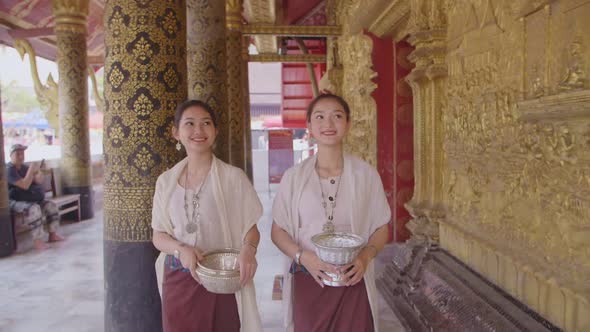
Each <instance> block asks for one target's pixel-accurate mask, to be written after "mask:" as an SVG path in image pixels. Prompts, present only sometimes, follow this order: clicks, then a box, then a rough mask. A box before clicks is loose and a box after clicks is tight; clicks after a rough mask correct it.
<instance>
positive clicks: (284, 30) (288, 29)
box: [242, 24, 342, 37]
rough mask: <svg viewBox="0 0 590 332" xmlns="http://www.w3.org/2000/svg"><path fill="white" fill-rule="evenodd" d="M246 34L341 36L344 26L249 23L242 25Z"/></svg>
mask: <svg viewBox="0 0 590 332" xmlns="http://www.w3.org/2000/svg"><path fill="white" fill-rule="evenodd" d="M242 33H243V34H244V35H271V36H287V37H327V36H339V35H341V34H342V28H341V27H340V26H334V25H317V26H315V25H271V24H248V25H244V26H243V27H242Z"/></svg>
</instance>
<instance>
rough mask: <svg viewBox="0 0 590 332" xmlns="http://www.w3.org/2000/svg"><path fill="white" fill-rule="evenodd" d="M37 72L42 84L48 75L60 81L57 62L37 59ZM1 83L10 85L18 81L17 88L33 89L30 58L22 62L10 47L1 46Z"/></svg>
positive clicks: (26, 56) (26, 57)
mask: <svg viewBox="0 0 590 332" xmlns="http://www.w3.org/2000/svg"><path fill="white" fill-rule="evenodd" d="M37 70H38V71H39V79H40V80H41V82H42V83H45V82H46V81H47V75H49V73H51V75H53V79H54V80H55V81H56V82H57V81H58V73H57V64H56V63H55V62H52V61H49V60H45V59H43V58H40V57H37ZM0 81H2V83H3V84H8V83H10V82H11V81H16V82H17V84H16V86H23V87H32V86H33V78H32V76H31V66H30V65H29V56H28V55H25V59H24V60H22V59H21V57H20V55H19V54H18V52H17V51H16V50H15V49H14V48H12V47H9V46H5V45H0Z"/></svg>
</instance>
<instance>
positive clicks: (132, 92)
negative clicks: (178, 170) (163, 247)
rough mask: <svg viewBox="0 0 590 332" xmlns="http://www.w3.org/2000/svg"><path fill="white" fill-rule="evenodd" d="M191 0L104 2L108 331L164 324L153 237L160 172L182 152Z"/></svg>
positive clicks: (148, 328) (151, 328)
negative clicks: (175, 135) (178, 129)
mask: <svg viewBox="0 0 590 332" xmlns="http://www.w3.org/2000/svg"><path fill="white" fill-rule="evenodd" d="M185 19H186V4H185V2H184V1H179V0H158V1H146V0H143V1H140V0H137V1H127V0H110V1H107V2H106V5H105V14H104V26H105V32H106V35H105V44H106V58H105V88H104V93H105V126H104V127H105V133H104V140H103V145H104V161H105V183H104V224H105V226H104V228H105V229H104V266H105V273H104V275H105V294H106V297H105V330H106V331H142V332H143V331H161V329H162V320H161V317H162V316H161V310H160V308H161V303H160V295H159V293H158V287H157V282H156V274H155V270H154V262H155V260H156V257H157V255H158V254H159V252H158V251H157V250H156V249H155V248H154V246H153V244H152V242H151V240H152V228H151V217H152V200H153V195H154V187H155V183H156V179H157V178H158V176H159V175H160V174H161V173H162V172H164V171H165V170H166V169H168V168H170V167H171V166H173V165H174V164H175V163H176V162H177V161H178V160H179V159H180V158H181V155H180V154H179V153H178V152H177V151H176V150H175V148H174V146H175V143H176V142H175V141H174V140H173V139H172V131H171V129H172V126H173V124H174V112H175V109H176V107H177V105H178V104H179V103H181V102H182V101H183V100H185V99H186V91H187V88H186V72H187V70H186V30H185Z"/></svg>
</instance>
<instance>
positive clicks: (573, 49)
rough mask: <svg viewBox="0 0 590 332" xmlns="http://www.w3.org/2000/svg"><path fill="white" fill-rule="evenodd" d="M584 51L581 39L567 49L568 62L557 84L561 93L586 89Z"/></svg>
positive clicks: (577, 39)
mask: <svg viewBox="0 0 590 332" xmlns="http://www.w3.org/2000/svg"><path fill="white" fill-rule="evenodd" d="M583 54H584V49H583V45H582V41H581V38H580V37H578V38H576V40H574V41H573V42H572V43H571V44H570V46H569V47H568V55H569V57H568V61H567V63H568V64H567V69H566V73H565V75H564V77H563V79H562V80H561V82H559V85H558V88H559V90H562V91H570V90H579V89H584V88H586V87H587V83H588V79H587V77H586V73H585V72H584V69H585V67H586V66H585V65H586V64H585V61H584V58H583Z"/></svg>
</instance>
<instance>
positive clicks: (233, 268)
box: [196, 248, 242, 294]
mask: <svg viewBox="0 0 590 332" xmlns="http://www.w3.org/2000/svg"><path fill="white" fill-rule="evenodd" d="M239 254H240V251H239V250H237V249H232V248H227V249H219V250H212V251H208V252H206V253H205V254H204V255H203V256H204V257H203V259H202V260H201V261H200V262H199V263H198V264H197V270H196V272H197V276H198V277H199V279H200V280H201V284H202V285H203V287H205V289H207V290H208V291H210V292H211V293H216V294H233V293H235V292H237V291H239V290H240V288H242V287H241V285H240V269H239V267H238V256H239Z"/></svg>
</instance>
